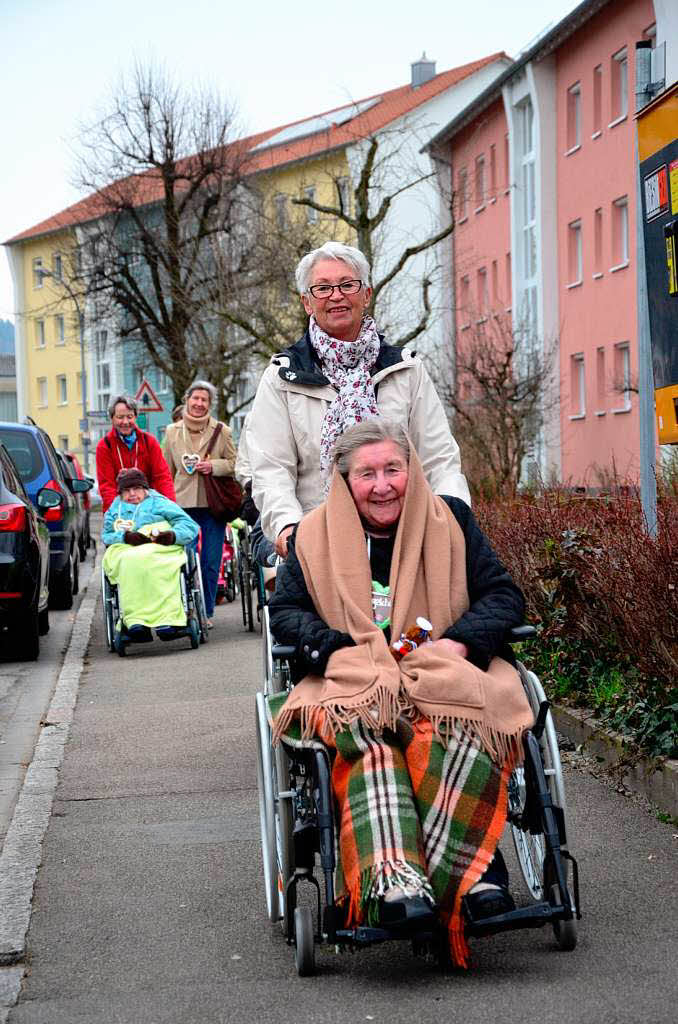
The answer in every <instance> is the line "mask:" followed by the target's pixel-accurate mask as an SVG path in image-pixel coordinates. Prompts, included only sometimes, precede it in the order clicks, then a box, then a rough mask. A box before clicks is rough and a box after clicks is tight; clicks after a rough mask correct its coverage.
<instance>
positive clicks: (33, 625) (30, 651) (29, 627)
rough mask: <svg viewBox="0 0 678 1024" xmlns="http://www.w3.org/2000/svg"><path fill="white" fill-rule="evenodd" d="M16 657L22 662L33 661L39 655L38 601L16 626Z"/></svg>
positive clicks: (36, 600)
mask: <svg viewBox="0 0 678 1024" xmlns="http://www.w3.org/2000/svg"><path fill="white" fill-rule="evenodd" d="M16 637H17V647H18V656H19V658H21V660H22V661H35V660H36V658H37V657H38V655H39V654H40V629H39V623H38V599H37V597H36V599H35V602H34V603H33V604H32V605H31V607H30V608H29V609H28V610H27V612H26V614H25V615H23V616H22V617H21V619H20V620H19V621H17V624H16Z"/></svg>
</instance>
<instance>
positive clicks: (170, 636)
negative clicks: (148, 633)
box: [155, 626, 177, 640]
mask: <svg viewBox="0 0 678 1024" xmlns="http://www.w3.org/2000/svg"><path fill="white" fill-rule="evenodd" d="M155 635H156V636H157V637H158V638H159V639H160V640H174V639H175V637H176V635H177V627H176V626H156V629H155Z"/></svg>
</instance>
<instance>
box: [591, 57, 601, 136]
mask: <svg viewBox="0 0 678 1024" xmlns="http://www.w3.org/2000/svg"><path fill="white" fill-rule="evenodd" d="M602 129H603V65H602V64H598V66H597V67H595V68H594V69H593V135H592V136H591V138H593V139H597V138H598V136H599V135H600V134H601V132H602Z"/></svg>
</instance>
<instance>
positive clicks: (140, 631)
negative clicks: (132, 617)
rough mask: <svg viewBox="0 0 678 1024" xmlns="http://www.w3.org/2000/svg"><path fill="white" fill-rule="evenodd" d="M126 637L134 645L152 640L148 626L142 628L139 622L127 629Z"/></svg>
mask: <svg viewBox="0 0 678 1024" xmlns="http://www.w3.org/2000/svg"><path fill="white" fill-rule="evenodd" d="M127 635H128V637H129V638H130V640H133V641H134V643H135V644H147V643H149V642H150V641H151V640H152V639H153V634H152V633H151V631H150V629H149V628H148V626H142V625H141V623H140V622H138V623H135V624H134V625H133V626H128V627H127Z"/></svg>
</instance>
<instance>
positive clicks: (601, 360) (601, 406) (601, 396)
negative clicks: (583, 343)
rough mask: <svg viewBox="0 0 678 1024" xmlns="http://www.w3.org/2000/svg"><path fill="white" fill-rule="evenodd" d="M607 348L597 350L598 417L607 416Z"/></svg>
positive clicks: (602, 346) (602, 347)
mask: <svg viewBox="0 0 678 1024" xmlns="http://www.w3.org/2000/svg"><path fill="white" fill-rule="evenodd" d="M605 392H606V387H605V347H604V345H599V346H598V348H597V349H596V403H597V406H598V408H597V409H596V416H604V415H605Z"/></svg>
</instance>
